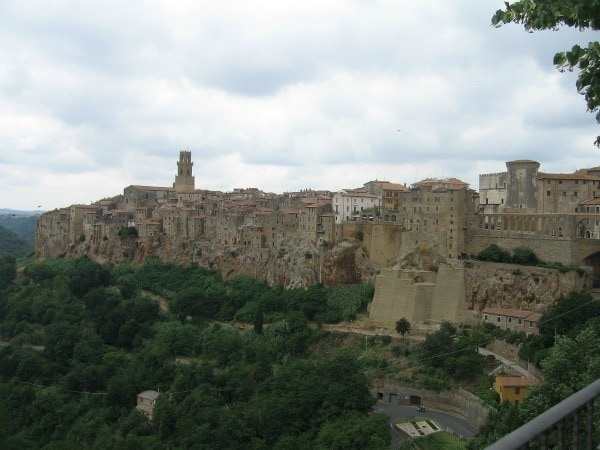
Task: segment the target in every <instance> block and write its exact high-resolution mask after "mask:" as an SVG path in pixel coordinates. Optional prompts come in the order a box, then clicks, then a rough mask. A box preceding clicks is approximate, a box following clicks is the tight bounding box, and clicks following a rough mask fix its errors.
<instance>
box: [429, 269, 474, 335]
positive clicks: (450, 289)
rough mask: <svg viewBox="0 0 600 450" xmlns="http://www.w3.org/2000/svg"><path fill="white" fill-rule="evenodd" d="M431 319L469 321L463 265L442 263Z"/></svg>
mask: <svg viewBox="0 0 600 450" xmlns="http://www.w3.org/2000/svg"><path fill="white" fill-rule="evenodd" d="M431 303H432V307H431V314H430V317H429V318H430V320H432V321H434V322H443V321H445V320H448V321H450V322H454V323H457V322H469V321H470V319H471V316H470V315H469V314H468V312H467V306H466V303H465V271H464V268H462V267H450V266H448V265H446V264H440V266H439V268H438V272H437V279H436V285H435V289H434V291H433V300H432V302H431Z"/></svg>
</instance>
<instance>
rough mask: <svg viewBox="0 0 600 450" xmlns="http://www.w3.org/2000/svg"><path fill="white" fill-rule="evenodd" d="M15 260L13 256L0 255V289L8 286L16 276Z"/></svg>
mask: <svg viewBox="0 0 600 450" xmlns="http://www.w3.org/2000/svg"><path fill="white" fill-rule="evenodd" d="M16 263H17V260H16V259H15V257H14V256H11V255H8V254H4V255H0V289H4V288H6V287H8V285H9V284H10V283H12V281H13V280H14V279H15V277H16V276H17V266H16Z"/></svg>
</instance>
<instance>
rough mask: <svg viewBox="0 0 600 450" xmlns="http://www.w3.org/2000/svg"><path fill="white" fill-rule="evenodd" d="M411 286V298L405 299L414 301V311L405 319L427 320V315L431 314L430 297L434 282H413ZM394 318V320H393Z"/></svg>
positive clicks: (413, 320)
mask: <svg viewBox="0 0 600 450" xmlns="http://www.w3.org/2000/svg"><path fill="white" fill-rule="evenodd" d="M413 286H414V296H413V297H412V299H410V298H407V299H406V301H412V302H413V303H414V307H413V309H414V311H413V316H412V317H407V319H408V320H409V321H412V322H424V321H426V320H429V316H430V315H431V299H432V297H433V291H434V289H435V284H434V283H415V284H414V285H413ZM398 319H401V317H398ZM398 319H396V320H398ZM396 320H394V322H395V321H396Z"/></svg>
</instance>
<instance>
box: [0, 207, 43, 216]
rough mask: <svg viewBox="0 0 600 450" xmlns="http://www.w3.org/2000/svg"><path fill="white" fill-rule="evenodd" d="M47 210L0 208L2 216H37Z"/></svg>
mask: <svg viewBox="0 0 600 450" xmlns="http://www.w3.org/2000/svg"><path fill="white" fill-rule="evenodd" d="M44 212H45V211H40V210H37V211H21V210H18V209H9V208H0V216H4V215H6V216H12V215H14V216H37V215H38V214H42V213H44Z"/></svg>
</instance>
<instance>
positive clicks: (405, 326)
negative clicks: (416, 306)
mask: <svg viewBox="0 0 600 450" xmlns="http://www.w3.org/2000/svg"><path fill="white" fill-rule="evenodd" d="M410 328H411V326H410V322H409V321H408V319H407V318H406V317H403V318H402V319H399V320H397V321H396V332H397V333H400V336H402V337H404V335H405V334H406V333H410Z"/></svg>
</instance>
